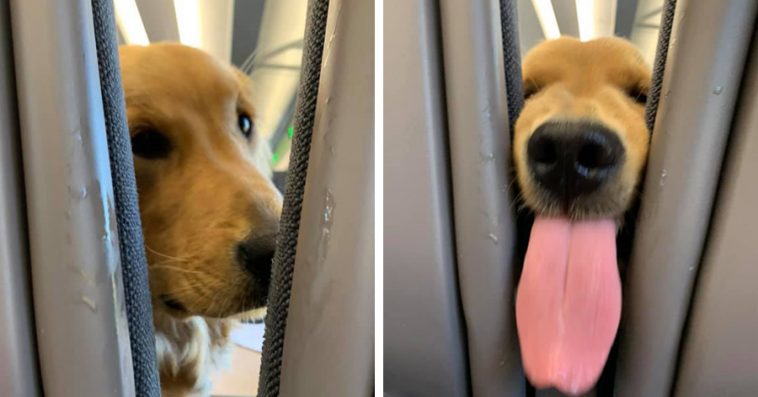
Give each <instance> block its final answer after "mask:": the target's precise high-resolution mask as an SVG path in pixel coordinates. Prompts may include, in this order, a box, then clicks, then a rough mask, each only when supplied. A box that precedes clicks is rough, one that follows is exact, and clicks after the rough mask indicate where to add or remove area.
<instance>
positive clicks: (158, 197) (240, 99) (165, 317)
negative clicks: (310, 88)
mask: <svg viewBox="0 0 758 397" xmlns="http://www.w3.org/2000/svg"><path fill="white" fill-rule="evenodd" d="M120 57H121V69H122V76H123V85H124V92H125V96H126V112H127V118H128V124H129V129H130V135H131V136H132V143H133V148H137V147H141V146H139V145H138V146H135V143H136V141H135V138H144V137H145V136H147V135H142V136H141V137H138V134H146V133H153V134H155V133H157V134H160V135H161V136H162V137H163V138H165V139H166V140H167V141H168V142H169V143H170V145H168V147H170V151H169V152H168V154H166V155H163V154H161V153H162V152H161V153H159V154H160V155H159V156H157V157H156V158H151V156H147V157H145V156H140V155H139V153H137V152H135V156H134V158H135V160H134V166H135V173H136V177H137V187H138V193H139V204H140V212H141V217H142V227H143V231H144V236H145V246H146V251H147V256H148V268H149V275H150V289H151V294H152V299H153V312H154V323H155V328H156V348H157V353H158V361H159V363H158V364H159V370H160V375H161V388H162V390H163V395H164V396H185V395H206V394H207V393H208V391H209V387H210V384H209V380H208V374H209V370H210V369H211V368H212V366H213V365H214V364H218V363H219V361H222V356H223V355H224V353H225V352H226V351H227V350H228V346H229V339H228V337H229V332H230V330H231V327H232V326H233V325H234V321H235V320H233V319H232V316H233V315H236V314H238V313H242V312H249V311H251V310H253V309H258V312H261V311H262V310H263V308H262V304H261V302H260V299H261V297H263V299H265V294H266V291H267V288H268V284H267V283H268V280H265V285H263V283H264V282H263V281H260V280H256V279H255V277H254V276H252V275H251V274H249V273H248V272H246V271H245V270H244V268H243V266H241V265H240V263H238V262H239V260H238V258H237V256H236V253H237V251H236V248H237V246H238V244H239V243H240V242H241V241H243V240H244V239H245V238H246V237H247V236H250V235H253V234H256V233H258V234H260V233H269V234H272V233H273V234H275V233H276V231H277V230H278V219H279V215H280V212H281V195H280V194H279V192H278V191H277V190H276V188H275V187H274V186H273V184H272V182H271V180H270V175H271V170H270V169H269V158H270V150H269V149H268V147H267V143H266V142H265V140H263V139H261V138H260V137H257V136H256V135H255V134H254V132H253V135H252V137H251V138H249V139H248V138H246V137H245V135H243V134H242V133H240V130H241V127H240V124H239V123H240V121H239V120H240V117H241V115H250V118H251V119H254V109H253V106H252V97H251V95H252V93H251V90H250V87H249V81H248V80H247V77H246V76H245V75H244V74H242V73H241V72H239V71H238V70H236V69H234V68H233V67H232V66H230V65H228V64H225V63H222V62H220V61H217V60H215V59H213V58H212V57H211V56H210V55H208V54H206V53H204V52H202V51H200V50H196V49H193V48H189V47H185V46H182V45H179V44H169V43H164V44H154V45H150V46H147V47H139V46H124V47H121V48H120ZM163 138H162V139H163ZM147 142H148V143H147V144H144V143H143V146H144V145H151V144H154V142H155V139H154V136H153V140H152V141H151V140H148V141H147ZM159 143H160V142H159ZM148 149H150V148H149V147H148ZM135 150H136V149H135ZM148 153H149V151H148ZM269 266H270V264H269ZM255 294H257V298H255V299H254V298H251V296H252V295H255ZM258 314H259V315H260V313H258Z"/></svg>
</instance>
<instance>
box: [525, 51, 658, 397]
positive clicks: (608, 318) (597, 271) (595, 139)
mask: <svg viewBox="0 0 758 397" xmlns="http://www.w3.org/2000/svg"><path fill="white" fill-rule="evenodd" d="M650 78H651V72H650V69H649V67H648V66H647V65H646V64H645V62H644V61H643V58H642V56H641V54H640V53H639V52H638V50H637V49H636V48H635V47H634V46H633V45H632V44H631V43H629V42H627V41H625V40H622V39H619V38H602V39H597V40H593V41H589V42H581V41H579V40H577V39H575V38H569V37H563V38H560V39H556V40H551V41H546V42H544V43H541V44H540V45H538V46H537V47H535V48H534V49H533V50H532V51H530V52H529V53H528V54H527V56H526V57H525V59H524V62H523V79H524V87H525V97H526V101H525V104H524V108H523V111H522V112H521V114H520V115H519V118H518V120H517V122H516V126H515V133H514V137H513V161H514V167H515V171H516V177H517V180H518V184H519V187H520V191H521V197H522V198H523V204H524V206H525V207H527V208H528V209H529V210H531V211H532V212H533V213H534V215H535V220H534V223H533V225H532V229H531V232H530V237H529V244H528V248H527V251H526V256H525V259H524V267H523V270H522V273H521V279H520V281H519V285H518V290H517V295H516V320H517V328H518V334H519V340H520V346H521V354H522V361H523V364H524V370H525V372H526V374H527V376H528V378H529V380H530V381H531V383H532V384H533V385H534V386H535V387H537V388H546V387H555V388H557V389H559V390H561V391H562V392H564V393H567V394H573V395H576V394H581V393H584V392H586V391H588V390H589V389H591V388H592V387H593V385H594V384H595V383H596V382H597V380H598V378H599V376H600V374H601V371H602V370H603V367H604V365H605V362H606V360H607V358H608V354H609V351H610V348H611V346H612V344H613V341H614V339H615V336H616V331H617V329H618V325H619V321H620V315H621V281H620V277H619V273H618V266H617V258H616V233H617V230H618V226H619V223H620V221H621V219H622V217H623V215H624V213H625V212H626V211H627V210H628V209H629V208H630V206H631V205H632V203H633V200H634V198H635V196H636V192H637V190H638V184H639V180H640V176H641V174H642V171H643V168H644V166H645V163H646V158H647V152H648V145H649V132H648V129H647V126H646V124H645V117H644V112H645V102H646V95H647V91H648V88H649V84H650Z"/></svg>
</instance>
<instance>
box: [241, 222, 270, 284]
mask: <svg viewBox="0 0 758 397" xmlns="http://www.w3.org/2000/svg"><path fill="white" fill-rule="evenodd" d="M275 247H276V235H273V234H270V235H264V236H252V237H248V238H247V239H246V240H245V241H243V242H241V243H240V244H239V245H238V246H237V261H238V262H239V263H240V264H241V265H242V266H243V267H244V268H245V270H246V271H247V272H249V273H250V274H251V275H252V276H253V277H254V278H255V280H256V281H257V282H258V283H260V284H261V285H265V286H268V284H269V282H270V281H271V260H272V259H273V258H274V248H275Z"/></svg>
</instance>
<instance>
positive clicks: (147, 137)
mask: <svg viewBox="0 0 758 397" xmlns="http://www.w3.org/2000/svg"><path fill="white" fill-rule="evenodd" d="M170 152H171V141H169V140H168V138H167V137H166V136H165V135H163V134H162V133H160V132H158V131H157V130H155V129H153V128H145V129H140V130H139V131H138V132H137V133H136V134H134V136H133V137H132V153H134V155H135V156H139V157H142V158H146V159H150V160H153V159H160V158H166V157H168V154H169V153H170Z"/></svg>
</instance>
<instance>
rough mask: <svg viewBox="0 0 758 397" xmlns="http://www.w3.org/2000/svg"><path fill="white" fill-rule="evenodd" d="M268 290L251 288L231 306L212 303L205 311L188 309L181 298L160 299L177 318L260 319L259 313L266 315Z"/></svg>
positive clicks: (161, 297) (166, 295)
mask: <svg viewBox="0 0 758 397" xmlns="http://www.w3.org/2000/svg"><path fill="white" fill-rule="evenodd" d="M267 295H268V288H251V289H249V292H248V293H245V294H244V296H242V297H240V298H238V299H234V300H230V302H233V303H230V304H229V305H226V306H223V307H222V306H219V305H216V304H214V303H210V305H209V307H207V308H205V309H199V308H191V307H187V306H186V305H185V304H184V303H183V302H182V301H181V300H180V299H179V298H177V297H175V296H171V295H169V294H162V295H160V297H159V301H160V303H161V304H162V305H163V306H164V307H165V308H167V309H168V311H169V313H171V314H173V315H175V316H177V317H187V316H192V315H200V316H205V317H210V318H226V317H230V316H235V315H242V316H243V317H245V318H247V317H251V318H258V317H260V316H259V314H258V313H265V310H266V305H267V300H268V299H267V297H268V296H267Z"/></svg>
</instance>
